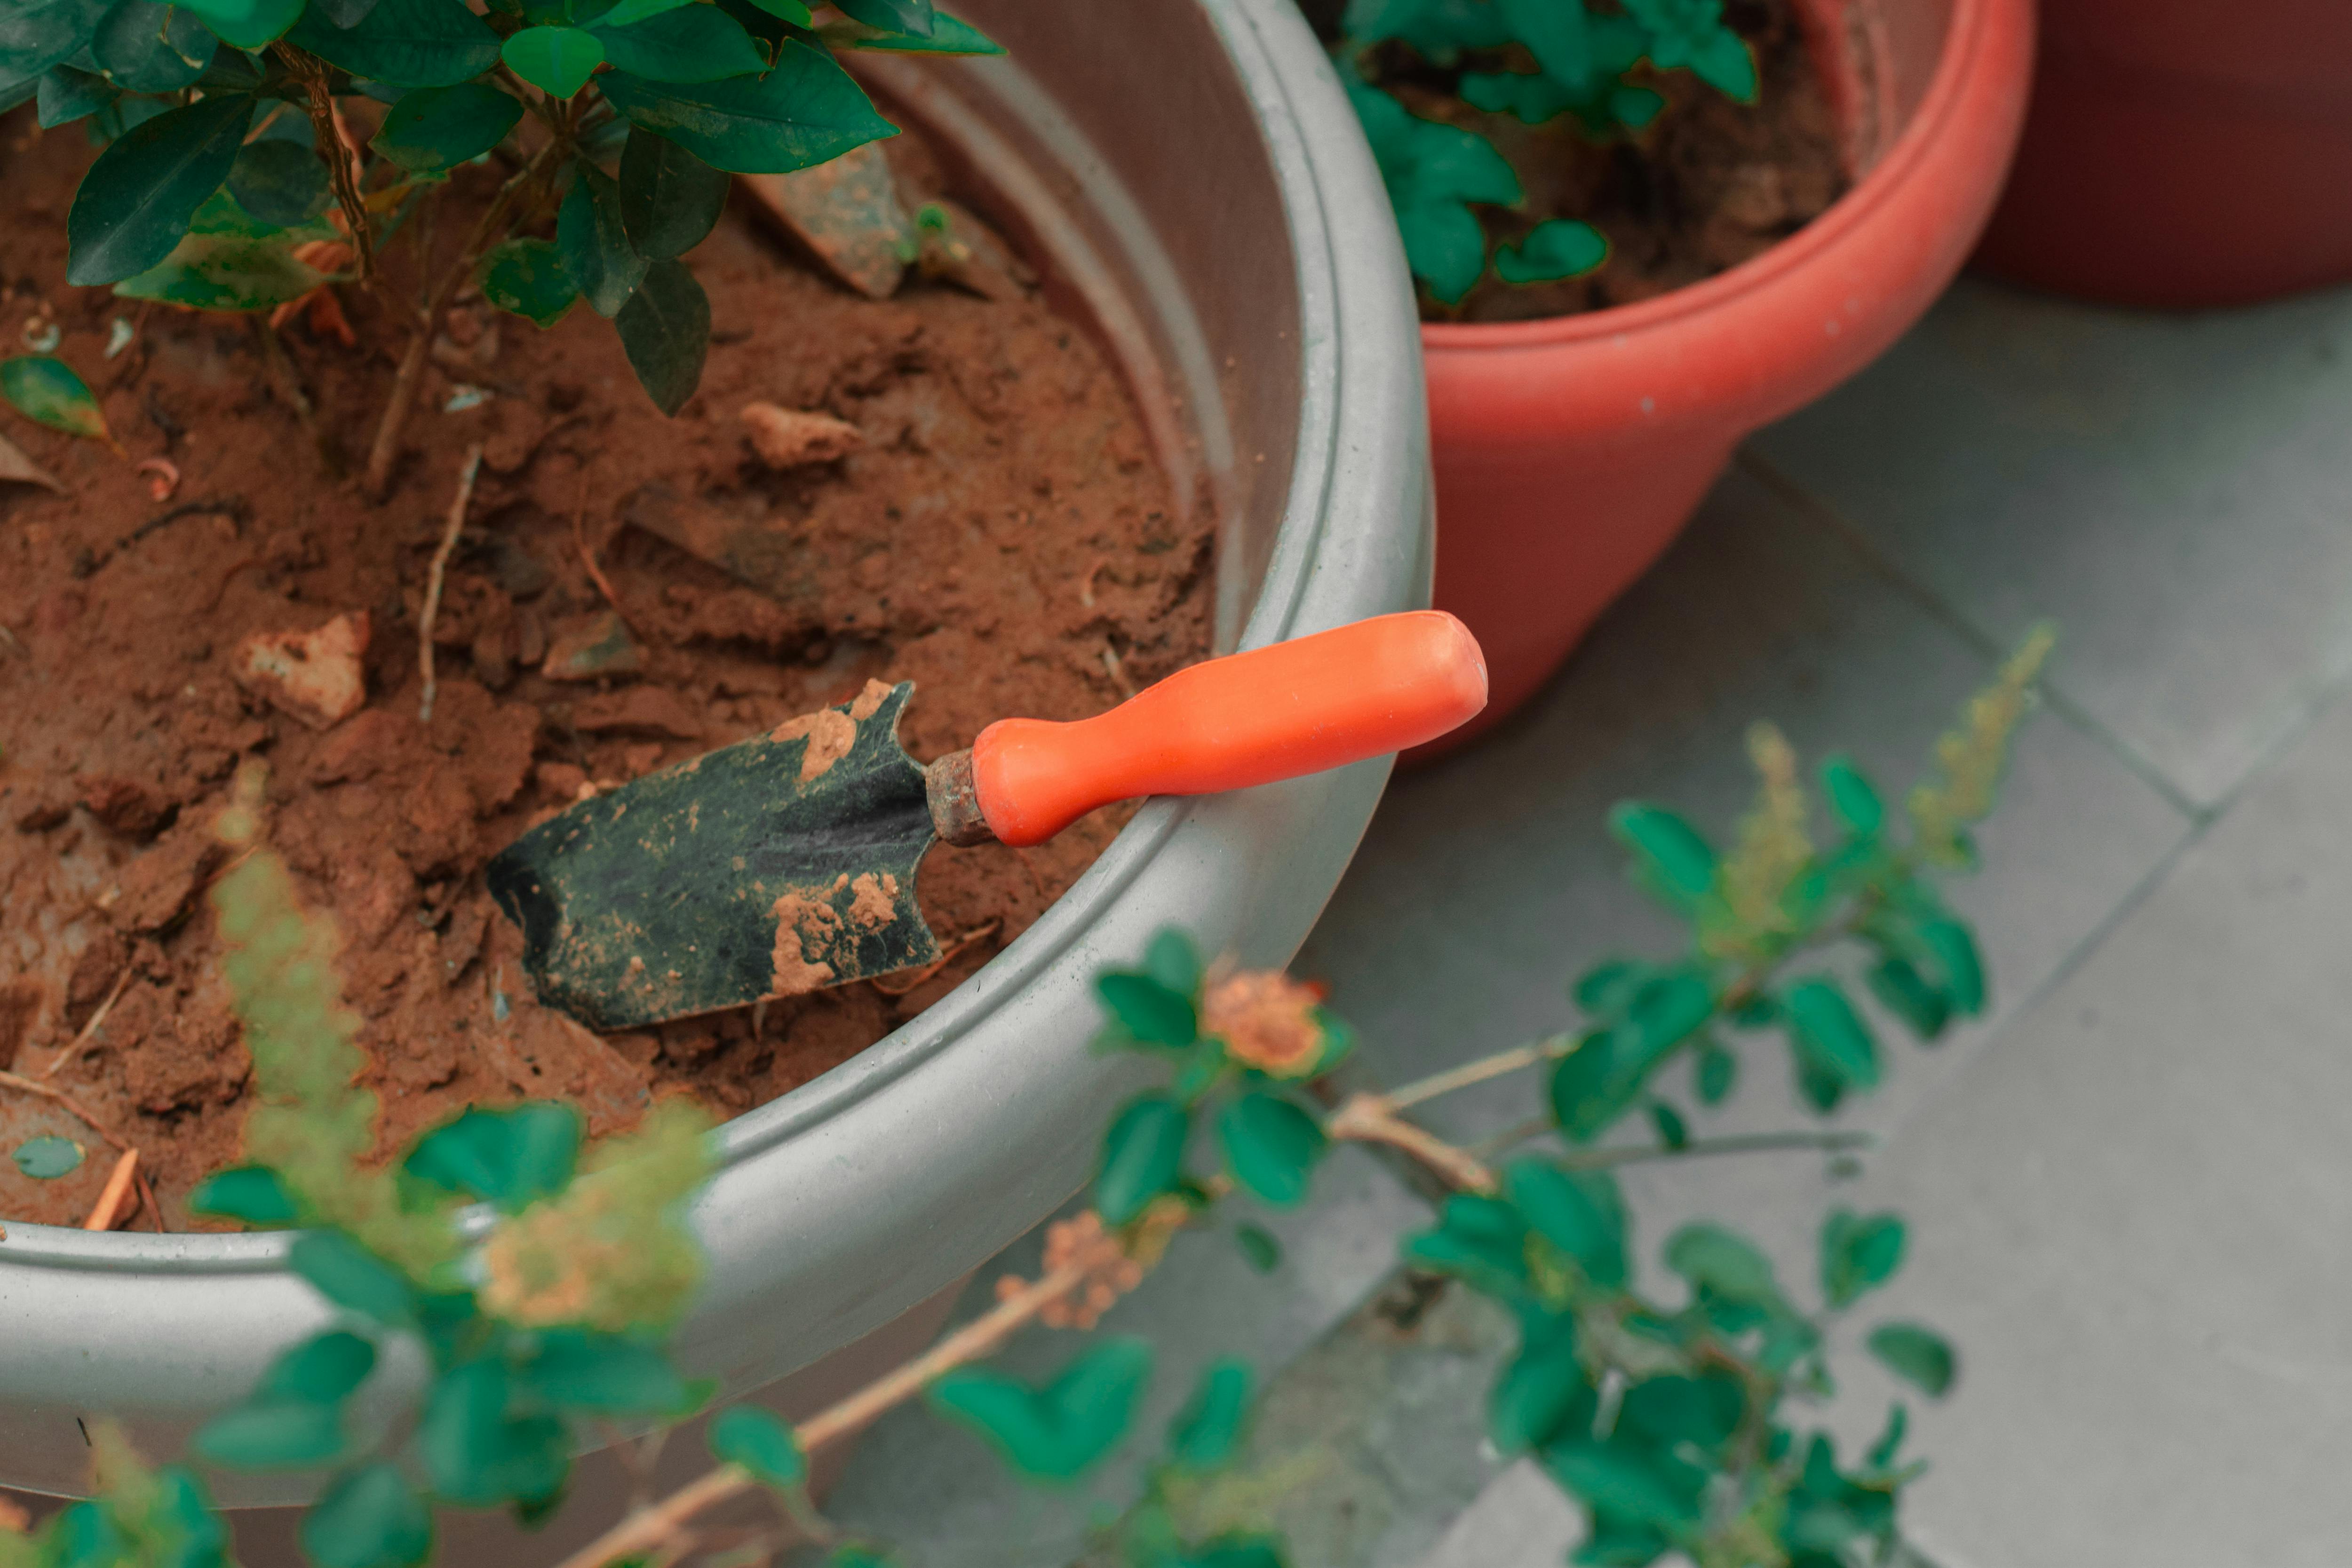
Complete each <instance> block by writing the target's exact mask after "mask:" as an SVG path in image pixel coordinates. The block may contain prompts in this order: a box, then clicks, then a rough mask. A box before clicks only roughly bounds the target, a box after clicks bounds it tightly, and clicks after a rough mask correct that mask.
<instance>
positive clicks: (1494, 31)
mask: <svg viewBox="0 0 2352 1568" xmlns="http://www.w3.org/2000/svg"><path fill="white" fill-rule="evenodd" d="M1343 26H1345V28H1346V30H1347V35H1348V39H1349V42H1350V43H1355V44H1370V43H1377V42H1379V41H1380V40H1381V39H1384V38H1396V39H1400V40H1402V42H1404V43H1406V44H1409V45H1411V46H1412V48H1413V50H1414V51H1415V52H1416V53H1418V54H1421V55H1423V56H1426V57H1428V58H1429V59H1430V60H1432V61H1433V62H1434V63H1436V64H1438V65H1441V66H1450V65H1452V64H1454V61H1455V60H1456V59H1457V58H1459V57H1460V56H1461V53H1462V51H1463V50H1465V49H1499V48H1501V47H1503V46H1504V45H1506V44H1508V43H1509V42H1511V29H1510V26H1509V24H1507V22H1506V21H1505V20H1504V19H1503V13H1502V12H1501V11H1499V10H1498V9H1496V7H1495V6H1493V5H1486V4H1484V3H1483V0H1350V3H1349V5H1348V7H1347V16H1346V20H1345V22H1344V24H1343Z"/></svg>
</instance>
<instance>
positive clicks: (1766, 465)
mask: <svg viewBox="0 0 2352 1568" xmlns="http://www.w3.org/2000/svg"><path fill="white" fill-rule="evenodd" d="M1735 461H1736V462H1737V464H1738V466H1739V468H1740V470H1741V471H1742V472H1744V473H1746V474H1747V475H1748V476H1749V477H1750V478H1752V479H1754V480H1756V481H1757V482H1758V483H1759V484H1760V485H1762V486H1765V487H1766V488H1767V489H1769V490H1770V491H1771V492H1772V493H1773V494H1774V495H1775V496H1777V497H1780V499H1781V500H1782V501H1783V502H1785V503H1787V504H1788V505H1789V506H1790V507H1791V508H1793V509H1794V510H1795V511H1796V512H1797V513H1798V514H1799V515H1800V516H1801V517H1804V518H1805V519H1806V520H1807V521H1809V522H1810V523H1811V524H1812V525H1813V526H1814V527H1815V528H1819V529H1821V530H1822V532H1824V533H1827V534H1829V535H1831V536H1832V538H1836V539H1837V540H1838V542H1839V543H1841V544H1843V546H1844V547H1845V548H1846V549H1848V550H1849V551H1851V552H1852V553H1853V555H1854V556H1855V557H1856V558H1857V559H1859V560H1860V561H1861V562H1862V563H1863V565H1864V567H1866V568H1867V569H1868V570H1870V571H1871V572H1872V573H1873V574H1874V576H1876V577H1878V578H1879V579H1880V580H1883V581H1885V583H1886V584H1887V585H1888V586H1890V587H1892V588H1893V589H1895V591H1897V592H1898V593H1900V594H1902V595H1903V596H1904V597H1905V598H1906V599H1908V600H1909V601H1911V602H1912V603H1913V604H1914V605H1916V606H1917V607H1918V608H1919V609H1920V610H1922V611H1924V612H1927V615H1928V617H1929V618H1930V619H1931V620H1933V621H1935V622H1936V623H1937V624H1938V625H1940V626H1942V627H1943V628H1944V629H1945V630H1946V631H1948V632H1951V633H1952V634H1953V635H1954V636H1956V637H1958V638H1959V639H1960V641H1961V642H1962V643H1966V644H1967V645H1968V646H1969V648H1970V649H1971V650H1973V651H1974V652H1975V653H1977V654H1978V655H1979V656H1980V657H1981V658H1983V659H1985V660H1986V661H1987V662H1988V663H1990V664H2000V661H2001V660H2002V659H2004V658H2006V657H2008V656H2009V653H2010V651H2011V650H2010V649H2009V648H2008V647H2007V646H2006V645H2005V644H2003V643H2000V642H1999V641H1998V640H1996V639H1995V638H1994V637H1993V636H1992V635H1991V634H1990V633H1989V632H1986V631H1985V630H1984V629H1983V628H1982V627H1980V626H1979V625H1977V624H1976V623H1975V622H1973V621H1970V620H1969V618H1968V617H1967V616H1966V615H1964V614H1962V613H1961V612H1960V611H1959V610H1958V608H1957V607H1955V606H1954V605H1952V604H1951V603H1950V602H1949V601H1947V600H1946V599H1945V598H1944V597H1943V596H1942V595H1941V594H1938V593H1937V592H1936V591H1934V590H1933V589H1931V588H1928V587H1927V586H1926V585H1925V584H1923V583H1920V582H1917V581H1916V580H1913V579H1912V578H1911V577H1910V575H1909V574H1908V573H1906V572H1905V571H1904V570H1902V568H1901V567H1899V566H1897V565H1896V564H1895V561H1894V559H1892V558H1891V557H1889V556H1888V555H1887V554H1886V552H1885V551H1884V550H1882V549H1879V548H1878V545H1877V543H1876V541H1874V540H1873V539H1872V538H1870V537H1869V536H1868V535H1867V534H1865V533H1864V532H1863V531H1862V529H1861V528H1857V527H1856V526H1855V525H1854V524H1853V522H1852V521H1850V520H1849V519H1848V518H1847V517H1845V515H1844V514H1843V513H1842V512H1840V511H1839V510H1838V509H1837V508H1836V507H1832V506H1831V505H1830V504H1829V503H1828V502H1826V501H1824V500H1822V498H1821V497H1818V496H1815V495H1814V494H1813V493H1812V492H1811V491H1810V490H1808V489H1806V488H1805V486H1802V485H1801V484H1799V483H1798V482H1797V481H1796V480H1795V479H1794V478H1792V477H1791V476H1790V475H1789V474H1788V473H1787V471H1786V470H1784V469H1782V468H1781V467H1780V465H1777V464H1775V463H1773V462H1772V460H1771V459H1769V458H1768V457H1766V456H1765V455H1763V454H1761V453H1759V452H1758V451H1757V450H1756V449H1755V447H1754V446H1752V445H1742V446H1741V447H1740V448H1739V450H1738V453H1737V455H1736V456H1735ZM2061 635H2062V636H2063V627H2062V628H2061ZM2042 703H2043V706H2047V707H2048V708H2049V709H2050V711H2051V712H2052V713H2053V714H2054V715H2056V716H2058V717H2059V718H2060V719H2061V720H2063V721H2064V722H2065V723H2066V724H2068V725H2069V726H2071V727H2074V728H2075V729H2077V730H2080V731H2081V732H2082V733H2083V734H2084V736H2086V737H2089V739H2090V740H2091V741H2092V742H2093V744H2095V745H2096V746H2097V747H2099V748H2100V749H2101V750H2104V751H2105V752H2107V753H2108V754H2109V755H2111V756H2113V757H2114V758H2115V759H2116V761H2118V762H2120V763H2122V764H2123V765H2124V767H2125V768H2126V770H2127V771H2129V772H2130V773H2131V775H2132V776H2133V777H2134V778H2136V779H2138V780H2139V781H2140V782H2141V783H2143V784H2146V785H2147V787H2148V788H2149V789H2153V790H2155V791H2156V793H2157V796H2158V799H2160V800H2163V801H2164V803H2165V804H2166V805H2168V806H2169V807H2171V808H2172V809H2173V810H2175V811H2177V812H2179V814H2180V815H2181V816H2182V817H2184V818H2186V819H2187V820H2188V821H2189V823H2190V824H2192V825H2194V826H2199V827H2202V826H2203V825H2205V823H2207V822H2208V821H2210V820H2211V819H2213V818H2216V817H2219V816H2220V815H2221V813H2222V812H2224V811H2225V810H2228V809H2229V806H2230V804H2231V800H2234V798H2235V797H2236V794H2237V792H2238V790H2240V789H2242V788H2243V787H2244V785H2245V783H2246V779H2245V778H2241V779H2239V780H2238V781H2237V782H2236V783H2234V784H2232V785H2231V787H2230V789H2227V790H2225V791H2224V792H2223V793H2222V795H2221V798H2220V799H2218V800H2215V801H2214V802H2213V803H2212V804H2211V805H2200V804H2199V803H2198V802H2197V800H2195V799H2194V798H2193V797H2191V796H2190V795H2189V793H2188V792H2187V791H2185V790H2183V789H2181V788H2180V787H2179V785H2177V784H2175V783H2174V782H2173V781H2172V780H2171V779H2168V778H2167V777H2166V776H2165V774H2164V773H2163V771H2162V770H2161V769H2159V768H2158V767H2157V766H2156V764H2155V763H2154V762H2152V761H2150V760H2149V759H2148V758H2147V757H2145V756H2143V755H2142V754H2141V753H2140V752H2139V750H2138V749H2137V747H2133V746H2132V745H2130V744H2129V743H2128V742H2126V740H2124V739H2123V737H2120V736H2118V735H2116V732H2115V731H2113V730H2112V729H2109V728H2108V727H2106V725H2105V724H2104V723H2102V722H2101V721H2100V720H2099V719H2098V718H2097V717H2095V716H2094V715H2093V714H2092V713H2091V712H2090V711H2089V710H2088V709H2087V708H2085V707H2084V706H2082V705H2081V704H2080V703H2078V702H2076V701H2075V700H2074V698H2073V697H2071V696H2068V695H2066V693H2065V691H2064V690H2063V688H2062V687H2060V686H2059V685H2056V684H2055V683H2054V682H2051V681H2047V680H2045V681H2043V682H2042ZM2306 722H2308V720H2307V718H2306ZM2301 733H2302V726H2296V727H2294V734H2295V735H2298V736H2299V735H2300V734H2301ZM2272 756H2273V752H2272V751H2270V750H2267V749H2266V750H2265V751H2264V752H2263V754H2262V756H2261V758H2259V759H2258V760H2257V762H2256V764H2255V765H2254V767H2253V768H2250V769H2249V770H2248V777H2251V776H2252V773H2254V772H2256V771H2259V770H2260V769H2261V768H2263V767H2265V766H2267V765H2268V763H2269V761H2270V759H2271V758H2272Z"/></svg>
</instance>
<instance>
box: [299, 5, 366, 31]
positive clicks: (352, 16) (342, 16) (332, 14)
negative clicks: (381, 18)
mask: <svg viewBox="0 0 2352 1568" xmlns="http://www.w3.org/2000/svg"><path fill="white" fill-rule="evenodd" d="M311 4H313V5H317V6H318V7H319V9H320V10H321V11H324V12H325V13H326V14H327V20H328V21H330V22H332V23H333V24H334V25H335V26H338V27H356V26H359V25H360V24H361V23H362V22H363V21H365V20H367V14H368V13H369V12H371V11H373V10H374V9H375V0H311Z"/></svg>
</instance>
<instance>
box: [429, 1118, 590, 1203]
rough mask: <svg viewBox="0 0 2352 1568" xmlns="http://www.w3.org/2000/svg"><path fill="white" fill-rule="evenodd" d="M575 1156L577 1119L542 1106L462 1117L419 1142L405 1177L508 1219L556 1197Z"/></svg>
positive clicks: (577, 1150) (569, 1177)
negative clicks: (490, 1207)
mask: <svg viewBox="0 0 2352 1568" xmlns="http://www.w3.org/2000/svg"><path fill="white" fill-rule="evenodd" d="M579 1155H580V1113H579V1112H578V1111H576V1110H574V1109H572V1107H571V1106H569V1105H563V1104H557V1103H550V1102H546V1101H539V1102H531V1103H524V1104H520V1105H516V1106H512V1107H509V1109H506V1110H503V1111H481V1110H467V1111H466V1112H464V1113H461V1114H459V1115H458V1117H457V1119H456V1120H455V1121H452V1122H448V1123H446V1124H443V1125H441V1126H439V1127H436V1128H435V1129H434V1130H433V1131H432V1132H430V1133H427V1134H425V1136H424V1137H423V1138H421V1139H419V1140H418V1141H417V1143H416V1146H415V1148H413V1149H411V1150H410V1151H409V1155H408V1158H407V1160H406V1161H405V1162H404V1165H403V1166H402V1169H404V1171H405V1172H406V1173H407V1174H408V1175H409V1176H413V1177H415V1179H417V1180H419V1181H422V1182H425V1183H427V1184H428V1185H430V1186H436V1187H439V1188H440V1189H442V1190H443V1191H445V1192H454V1193H459V1194H462V1195H464V1196H465V1197H473V1198H479V1199H481V1200H483V1201H484V1202H487V1203H494V1204H497V1205H498V1206H499V1207H500V1208H502V1209H504V1210H506V1211H507V1212H508V1213H509V1214H512V1213H515V1212H517V1211H519V1210H520V1209H522V1208H523V1207H526V1206H528V1205H530V1204H531V1203H533V1202H536V1201H537V1200H538V1199H540V1198H542V1197H551V1196H553V1195H554V1194H556V1193H559V1192H562V1190H563V1189H564V1187H566V1186H569V1185H570V1184H571V1181H572V1169H573V1166H575V1165H576V1164H577V1162H578V1159H579Z"/></svg>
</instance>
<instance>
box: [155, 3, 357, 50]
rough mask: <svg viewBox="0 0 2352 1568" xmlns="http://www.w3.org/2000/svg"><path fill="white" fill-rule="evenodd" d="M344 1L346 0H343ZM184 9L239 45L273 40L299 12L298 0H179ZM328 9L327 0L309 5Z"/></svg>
mask: <svg viewBox="0 0 2352 1568" xmlns="http://www.w3.org/2000/svg"><path fill="white" fill-rule="evenodd" d="M343 3H344V4H346V5H348V4H349V0H343ZM181 4H182V5H184V8H185V9H187V10H189V11H191V12H194V14H195V16H196V17H197V18H198V19H199V20H201V21H202V22H203V23H204V24H205V26H208V27H210V28H211V29H212V30H213V31H214V32H215V33H217V34H219V35H220V36H221V37H223V38H224V39H226V40H227V41H228V42H229V43H231V44H234V45H236V47H238V48H240V49H259V48H260V47H263V46H264V45H266V44H268V43H271V42H273V41H274V40H276V39H277V38H278V37H279V36H280V35H282V34H283V33H284V32H285V31H286V30H287V29H288V28H289V27H291V26H293V25H294V19H295V18H296V17H298V16H301V15H302V0H181ZM312 8H313V9H314V10H317V9H322V8H323V9H328V10H331V9H332V8H333V7H332V5H331V0H319V4H318V5H314V6H313V7H312Z"/></svg>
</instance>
